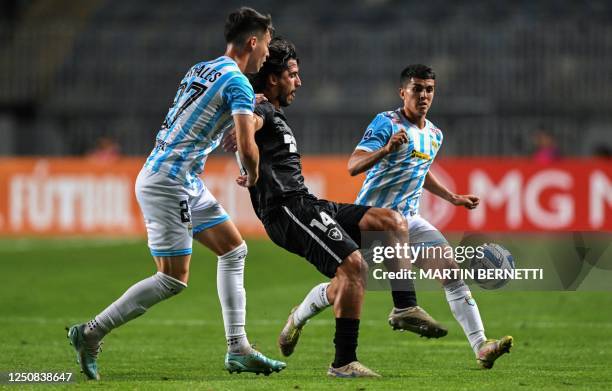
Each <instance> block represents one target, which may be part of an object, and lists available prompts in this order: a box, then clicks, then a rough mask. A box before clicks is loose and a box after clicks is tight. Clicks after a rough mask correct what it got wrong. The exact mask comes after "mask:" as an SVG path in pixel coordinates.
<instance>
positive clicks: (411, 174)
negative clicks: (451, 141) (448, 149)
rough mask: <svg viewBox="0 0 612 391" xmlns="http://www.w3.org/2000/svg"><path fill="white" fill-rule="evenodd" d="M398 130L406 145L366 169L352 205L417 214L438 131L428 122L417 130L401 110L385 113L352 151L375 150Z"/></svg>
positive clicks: (438, 139)
mask: <svg viewBox="0 0 612 391" xmlns="http://www.w3.org/2000/svg"><path fill="white" fill-rule="evenodd" d="M401 129H405V130H406V133H407V134H408V143H407V144H403V145H402V146H400V148H398V149H397V150H396V151H394V152H392V153H390V154H388V155H387V156H385V157H384V158H382V159H381V160H380V161H379V162H378V163H376V165H374V166H373V167H372V168H370V169H369V170H368V172H367V175H366V179H365V181H364V182H363V185H362V187H361V191H360V192H359V194H358V195H357V200H356V201H355V203H356V204H359V205H369V206H376V207H385V208H391V209H395V210H397V211H399V212H400V213H402V214H403V215H404V216H408V215H413V214H415V213H418V210H419V201H420V197H421V193H422V191H423V183H424V182H425V176H426V175H427V172H428V171H429V167H430V166H431V164H432V163H433V161H434V159H435V157H436V154H437V153H438V150H439V149H440V146H441V145H442V132H441V131H440V129H438V128H437V127H436V126H434V124H432V123H431V122H430V121H428V120H426V121H425V127H424V128H423V129H419V127H418V126H416V125H415V124H412V123H411V122H410V121H408V119H407V118H406V117H405V116H404V114H403V112H402V110H401V109H397V110H395V111H386V112H383V113H380V114H378V115H377V116H376V118H374V120H373V121H372V122H371V123H370V125H369V126H368V128H367V130H366V132H365V134H364V136H363V138H362V139H361V141H360V142H359V144H358V145H357V147H356V149H360V150H363V151H368V152H373V151H376V150H378V149H380V148H382V147H383V146H385V145H386V144H387V142H389V139H390V138H391V136H392V135H393V134H395V133H397V132H399V131H400V130H401Z"/></svg>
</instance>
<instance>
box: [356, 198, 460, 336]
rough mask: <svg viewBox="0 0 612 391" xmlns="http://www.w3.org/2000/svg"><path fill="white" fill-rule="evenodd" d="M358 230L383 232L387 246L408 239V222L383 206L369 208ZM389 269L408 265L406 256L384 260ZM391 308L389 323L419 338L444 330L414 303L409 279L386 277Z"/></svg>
mask: <svg viewBox="0 0 612 391" xmlns="http://www.w3.org/2000/svg"><path fill="white" fill-rule="evenodd" d="M359 229H360V230H361V231H378V232H385V233H386V234H387V240H386V241H387V243H386V244H387V245H388V246H391V247H393V246H395V245H396V244H397V243H399V244H400V245H403V244H404V243H408V242H409V232H408V222H407V221H406V218H405V217H404V216H402V215H401V214H400V213H398V212H397V211H394V210H392V209H387V208H370V209H368V211H367V212H366V213H365V214H364V215H363V217H362V218H361V220H360V221H359ZM384 265H385V268H386V269H387V270H388V271H391V272H397V271H400V270H401V269H409V268H410V267H411V264H410V260H409V259H392V260H386V261H385V262H384ZM389 283H390V285H391V296H392V298H393V309H392V310H391V313H390V314H389V317H388V321H389V325H390V326H391V327H392V328H393V330H402V331H410V332H413V333H415V334H418V335H420V336H421V337H426V338H441V337H444V336H445V335H447V334H448V330H447V329H446V327H444V326H443V325H442V324H440V323H439V322H437V321H436V320H435V319H434V318H433V317H432V316H431V315H429V314H428V313H427V312H426V311H425V310H424V309H423V308H421V307H419V306H418V304H417V297H416V291H415V287H414V283H413V281H412V280H410V279H399V280H390V281H389Z"/></svg>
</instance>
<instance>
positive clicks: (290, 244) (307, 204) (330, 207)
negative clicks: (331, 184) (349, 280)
mask: <svg viewBox="0 0 612 391" xmlns="http://www.w3.org/2000/svg"><path fill="white" fill-rule="evenodd" d="M368 209H370V207H369V206H363V205H354V204H341V203H336V202H331V201H327V200H320V199H317V198H314V197H296V198H292V199H290V200H287V201H284V202H282V203H281V204H280V205H279V206H278V207H276V208H275V209H274V211H272V212H270V213H266V218H265V219H264V227H265V228H266V232H267V233H268V236H270V239H272V241H273V242H274V243H276V244H277V245H279V246H281V247H282V248H284V249H286V250H287V251H290V252H292V253H294V254H297V255H300V256H302V257H304V258H306V259H307V260H308V261H309V262H310V263H312V264H313V265H314V266H315V267H316V268H317V269H318V270H319V271H320V272H321V273H323V274H324V275H326V276H327V277H329V278H333V277H334V276H335V275H336V269H337V268H338V266H339V265H340V264H341V263H342V261H343V260H344V259H345V258H346V257H347V256H349V255H350V254H351V253H352V252H354V251H355V250H358V249H359V243H360V242H361V233H360V231H359V221H360V220H361V218H362V217H363V215H364V214H365V213H366V212H367V211H368Z"/></svg>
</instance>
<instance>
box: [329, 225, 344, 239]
mask: <svg viewBox="0 0 612 391" xmlns="http://www.w3.org/2000/svg"><path fill="white" fill-rule="evenodd" d="M327 236H328V237H329V238H330V239H331V240H335V241H337V242H339V241H341V240H342V232H340V230H339V229H338V228H336V227H334V228H332V229H330V230H329V231H327Z"/></svg>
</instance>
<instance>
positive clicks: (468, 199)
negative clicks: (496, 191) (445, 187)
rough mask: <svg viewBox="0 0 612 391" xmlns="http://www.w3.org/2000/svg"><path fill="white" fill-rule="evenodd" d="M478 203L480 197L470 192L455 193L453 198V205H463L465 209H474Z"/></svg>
mask: <svg viewBox="0 0 612 391" xmlns="http://www.w3.org/2000/svg"><path fill="white" fill-rule="evenodd" d="M479 203H480V198H479V197H478V196H475V195H472V194H466V195H456V196H455V197H454V198H453V205H456V206H465V207H466V208H467V209H475V208H476V207H477V206H478V204H479Z"/></svg>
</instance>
